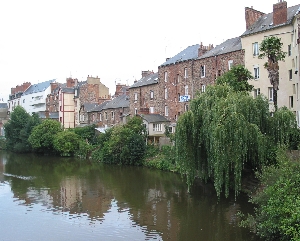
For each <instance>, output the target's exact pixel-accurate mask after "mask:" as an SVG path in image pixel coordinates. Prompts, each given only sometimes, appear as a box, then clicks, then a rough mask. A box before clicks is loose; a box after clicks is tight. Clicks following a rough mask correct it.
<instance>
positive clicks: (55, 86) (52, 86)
mask: <svg viewBox="0 0 300 241" xmlns="http://www.w3.org/2000/svg"><path fill="white" fill-rule="evenodd" d="M50 85H51V92H52V91H54V90H55V89H56V88H57V87H58V83H56V82H52V83H50Z"/></svg>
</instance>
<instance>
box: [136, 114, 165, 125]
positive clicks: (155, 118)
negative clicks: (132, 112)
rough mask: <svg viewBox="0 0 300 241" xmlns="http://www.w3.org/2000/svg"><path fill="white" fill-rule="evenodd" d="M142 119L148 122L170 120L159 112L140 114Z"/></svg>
mask: <svg viewBox="0 0 300 241" xmlns="http://www.w3.org/2000/svg"><path fill="white" fill-rule="evenodd" d="M140 116H141V117H142V118H143V119H144V120H146V121H147V122H148V123H155V122H170V121H169V120H168V119H167V118H165V117H164V116H162V115H160V114H147V115H143V114H141V115H140Z"/></svg>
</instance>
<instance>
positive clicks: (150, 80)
mask: <svg viewBox="0 0 300 241" xmlns="http://www.w3.org/2000/svg"><path fill="white" fill-rule="evenodd" d="M157 83H158V73H154V74H151V75H147V76H145V77H143V78H141V79H140V80H139V81H137V82H136V83H134V84H133V85H131V86H130V87H129V88H130V89H131V88H136V87H141V86H146V85H153V84H157Z"/></svg>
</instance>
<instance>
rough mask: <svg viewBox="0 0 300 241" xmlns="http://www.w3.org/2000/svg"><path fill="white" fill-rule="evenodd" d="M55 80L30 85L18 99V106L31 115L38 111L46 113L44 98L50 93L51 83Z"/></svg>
mask: <svg viewBox="0 0 300 241" xmlns="http://www.w3.org/2000/svg"><path fill="white" fill-rule="evenodd" d="M53 82H55V79H53V80H48V81H45V82H42V83H38V84H33V85H30V87H29V88H27V89H26V90H25V91H24V92H23V94H22V96H21V97H20V105H21V106H22V107H23V108H24V109H25V110H26V111H27V112H28V113H29V114H30V115H31V114H32V113H37V112H39V111H46V98H47V95H48V94H50V92H51V83H53Z"/></svg>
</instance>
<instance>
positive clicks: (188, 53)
mask: <svg viewBox="0 0 300 241" xmlns="http://www.w3.org/2000/svg"><path fill="white" fill-rule="evenodd" d="M198 49H199V44H195V45H192V46H189V47H187V48H186V49H185V50H183V51H181V52H180V53H178V54H176V55H175V56H174V57H172V58H170V59H168V60H167V61H166V62H164V63H163V64H162V65H160V66H165V65H169V64H175V63H177V62H182V61H185V60H190V59H197V57H198Z"/></svg>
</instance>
